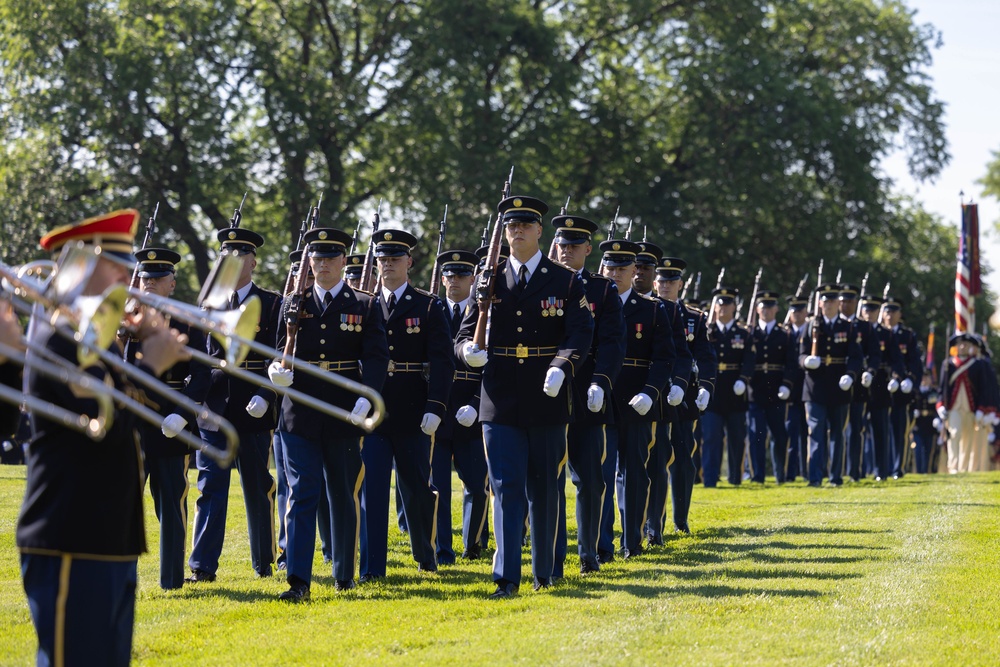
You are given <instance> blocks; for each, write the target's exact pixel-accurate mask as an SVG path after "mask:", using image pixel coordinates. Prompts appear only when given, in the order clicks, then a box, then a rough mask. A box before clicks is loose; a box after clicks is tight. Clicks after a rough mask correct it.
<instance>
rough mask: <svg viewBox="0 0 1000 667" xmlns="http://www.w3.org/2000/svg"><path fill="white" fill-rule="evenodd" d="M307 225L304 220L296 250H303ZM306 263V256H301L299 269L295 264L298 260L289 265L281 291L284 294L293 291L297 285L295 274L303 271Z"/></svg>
mask: <svg viewBox="0 0 1000 667" xmlns="http://www.w3.org/2000/svg"><path fill="white" fill-rule="evenodd" d="M306 227H307V223H306V221H305V220H303V221H302V226H301V227H299V241H298V243H296V244H295V252H300V251H302V244H303V242H304V241H305V238H306ZM305 263H306V258H305V257H302V256H300V257H299V261H298V265H299V266H298V269H296V266H295V264H296V262H291V264H290V265H289V267H288V275H287V276H285V289H284V290H282V292H281V293H282V294H288V293H289V292H291V291H292V288H293V287H294V286H295V284H294V280H295V276H296V275H297V274H298V272H300V271H302V267H303V266H304V265H305Z"/></svg>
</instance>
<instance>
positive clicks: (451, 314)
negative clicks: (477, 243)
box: [431, 250, 489, 565]
mask: <svg viewBox="0 0 1000 667" xmlns="http://www.w3.org/2000/svg"><path fill="white" fill-rule="evenodd" d="M438 264H439V266H440V267H441V282H442V283H443V284H444V289H445V308H446V309H447V313H448V318H449V322H448V323H449V325H450V329H449V330H450V332H451V335H452V339H453V340H454V337H456V336H457V335H458V331H459V329H460V328H461V326H462V318H463V317H464V316H465V311H466V310H467V309H468V307H469V302H470V300H471V294H472V283H473V282H474V281H475V270H476V266H477V265H478V264H479V258H478V257H476V255H475V253H472V252H469V251H467V250H448V251H447V252H444V253H442V254H441V255H439V256H438ZM481 385H482V377H481V375H480V374H479V373H478V372H475V371H468V370H465V369H464V368H462V369H458V370H456V371H455V381H454V384H452V387H451V397H450V400H449V409H448V411H447V413H446V414H445V415H444V419H443V420H442V422H441V427H440V428H439V429H438V431H437V433H435V434H434V455H433V458H432V460H431V483H432V484H433V485H434V487H435V488H436V489H437V491H438V506H437V545H436V548H437V559H438V564H439V565H441V564H446V565H447V564H451V563H454V562H455V551H454V549H453V548H452V543H451V468H452V463H453V462H454V465H455V470H456V471H457V472H458V478H459V479H460V480H462V484H463V487H464V489H463V493H462V508H463V509H462V545H463V552H462V558H465V559H468V560H475V559H476V558H479V556H480V555H481V551H482V547H481V546H480V545H481V543H482V539H483V534H484V533H485V529H486V514H487V512H486V503H487V501H488V499H489V474H488V472H487V470H486V452H485V451H484V450H483V429H482V426H481V425H480V423H479V421H478V419H477V417H478V415H479V412H478V410H477V409H476V406H478V405H479V388H480V386H481Z"/></svg>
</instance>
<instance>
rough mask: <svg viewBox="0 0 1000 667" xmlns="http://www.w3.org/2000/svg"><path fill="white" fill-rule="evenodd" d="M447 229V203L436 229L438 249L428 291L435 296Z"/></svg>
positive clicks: (439, 278)
mask: <svg viewBox="0 0 1000 667" xmlns="http://www.w3.org/2000/svg"><path fill="white" fill-rule="evenodd" d="M447 230H448V205H447V204H445V205H444V217H443V218H441V226H440V228H439V229H438V251H437V255H435V256H434V268H433V269H432V270H431V289H430V292H431V294H433V295H434V296H437V293H438V290H440V289H441V262H440V257H441V253H443V252H444V235H445V233H446V232H447Z"/></svg>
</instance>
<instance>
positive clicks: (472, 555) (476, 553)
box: [462, 544, 483, 560]
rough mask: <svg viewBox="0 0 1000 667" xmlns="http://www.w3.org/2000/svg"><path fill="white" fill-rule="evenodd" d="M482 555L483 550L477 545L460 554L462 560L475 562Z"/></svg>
mask: <svg viewBox="0 0 1000 667" xmlns="http://www.w3.org/2000/svg"><path fill="white" fill-rule="evenodd" d="M482 555H483V548H482V547H480V546H479V545H478V544H473V545H472V546H471V547H469V548H468V549H466V550H465V551H463V552H462V558H464V559H465V560H476V559H477V558H479V557H480V556H482Z"/></svg>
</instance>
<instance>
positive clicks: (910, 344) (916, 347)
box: [882, 296, 924, 479]
mask: <svg viewBox="0 0 1000 667" xmlns="http://www.w3.org/2000/svg"><path fill="white" fill-rule="evenodd" d="M902 318H903V302H902V300H900V299H897V298H895V297H891V296H887V297H886V299H885V303H883V304H882V325H883V326H885V327H886V328H887V329H889V330H891V331H892V344H893V346H894V347H897V348H898V349H899V354H900V356H901V357H902V363H903V375H902V376H901V377H900V380H899V391H898V392H896V393H895V395H894V396H893V397H892V408H891V409H890V410H889V428H890V432H891V438H890V440H889V443H890V446H891V450H890V451H891V452H892V460H891V464H892V478H893V479H899V478H900V477H902V476H903V469H904V468H905V467H906V458H907V457H906V453H907V451H909V449H910V443H909V433H910V403H911V402H912V400H913V390H914V389H916V388H917V387H919V386H920V378H922V377H923V374H924V365H923V363H921V361H920V359H921V357H922V356H923V352H922V351H921V349H920V341H919V340H918V339H917V334H916V333H914V331H913V329H911V328H909V327H907V326H904V325H903V324H902V323H901V322H900V320H902Z"/></svg>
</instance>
